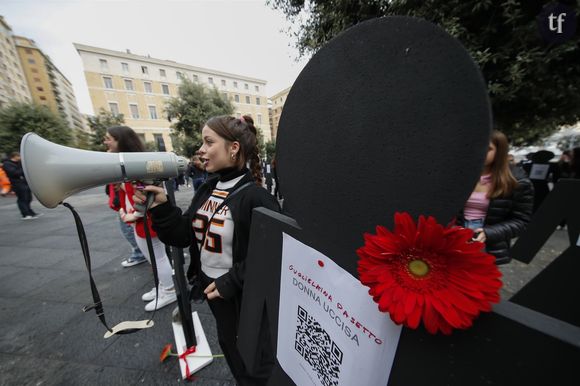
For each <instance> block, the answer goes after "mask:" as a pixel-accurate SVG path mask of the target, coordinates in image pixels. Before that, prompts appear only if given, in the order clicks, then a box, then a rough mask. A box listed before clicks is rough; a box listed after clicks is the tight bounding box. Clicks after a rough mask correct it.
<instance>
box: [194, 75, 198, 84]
mask: <svg viewBox="0 0 580 386" xmlns="http://www.w3.org/2000/svg"><path fill="white" fill-rule="evenodd" d="M198 80H199V77H198V76H197V75H195V74H193V81H194V82H197V81H198Z"/></svg>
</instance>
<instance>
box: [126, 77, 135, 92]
mask: <svg viewBox="0 0 580 386" xmlns="http://www.w3.org/2000/svg"><path fill="white" fill-rule="evenodd" d="M124 81H125V90H129V91H135V89H134V88H133V81H132V80H131V79H125V80H124Z"/></svg>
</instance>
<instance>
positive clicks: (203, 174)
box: [191, 154, 207, 191]
mask: <svg viewBox="0 0 580 386" xmlns="http://www.w3.org/2000/svg"><path fill="white" fill-rule="evenodd" d="M191 160H192V163H193V167H192V169H191V181H192V184H193V190H194V191H196V190H197V189H199V187H200V186H201V184H203V183H204V182H205V180H206V179H207V171H206V170H205V167H204V165H203V163H202V162H201V160H200V158H199V154H196V155H194V156H193V157H192V158H191Z"/></svg>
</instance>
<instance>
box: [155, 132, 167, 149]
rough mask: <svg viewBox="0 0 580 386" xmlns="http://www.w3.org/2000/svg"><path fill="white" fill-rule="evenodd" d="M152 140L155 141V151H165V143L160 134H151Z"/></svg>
mask: <svg viewBox="0 0 580 386" xmlns="http://www.w3.org/2000/svg"><path fill="white" fill-rule="evenodd" d="M153 138H154V139H155V144H156V145H157V150H159V151H165V141H164V140H163V135H162V134H153Z"/></svg>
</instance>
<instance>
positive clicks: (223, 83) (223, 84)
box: [222, 79, 226, 87]
mask: <svg viewBox="0 0 580 386" xmlns="http://www.w3.org/2000/svg"><path fill="white" fill-rule="evenodd" d="M222 86H223V87H226V81H225V79H222Z"/></svg>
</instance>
